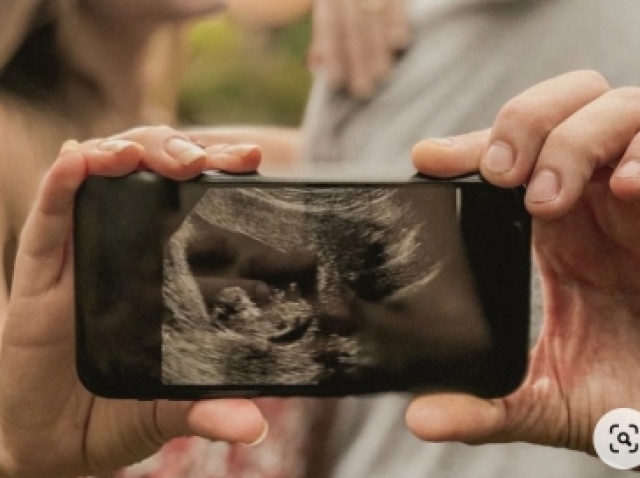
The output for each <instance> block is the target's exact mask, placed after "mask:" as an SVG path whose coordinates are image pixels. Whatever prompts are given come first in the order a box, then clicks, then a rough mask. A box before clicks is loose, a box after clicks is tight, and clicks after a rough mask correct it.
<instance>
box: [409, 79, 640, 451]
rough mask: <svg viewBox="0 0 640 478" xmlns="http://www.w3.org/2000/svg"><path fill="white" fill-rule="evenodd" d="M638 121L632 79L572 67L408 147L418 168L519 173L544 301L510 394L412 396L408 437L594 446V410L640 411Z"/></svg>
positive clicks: (495, 178) (516, 180)
mask: <svg viewBox="0 0 640 478" xmlns="http://www.w3.org/2000/svg"><path fill="white" fill-rule="evenodd" d="M639 130H640V89H639V88H619V89H611V88H610V87H609V85H608V84H607V82H606V81H605V80H604V79H603V78H602V77H601V76H600V75H598V74H597V73H594V72H588V71H582V72H574V73H569V74H566V75H563V76H561V77H558V78H555V79H552V80H549V81H546V82H544V83H540V84H538V85H536V86H534V87H533V88H531V89H529V90H528V91H525V92H524V93H522V94H521V95H519V96H518V97H516V98H514V99H513V100H511V101H510V102H508V103H507V104H506V105H505V106H504V107H503V109H502V110H501V111H500V113H499V114H498V116H497V119H496V121H495V124H494V125H493V127H492V129H491V130H487V131H482V132H476V133H472V134H469V135H465V136H459V137H454V138H450V139H446V140H426V141H423V142H421V143H420V144H418V145H417V146H416V147H415V149H414V152H413V159H414V163H415V165H416V167H417V168H418V169H419V170H420V171H422V172H424V173H426V174H432V175H441V176H452V175H457V174H461V173H465V172H469V171H474V170H480V171H481V173H482V174H483V176H484V177H485V178H486V179H487V180H488V181H490V182H492V183H494V184H496V185H499V186H504V187H512V186H516V185H520V184H526V185H527V192H526V199H525V200H526V206H527V208H528V209H529V211H530V212H531V214H532V215H533V218H534V224H533V232H534V235H533V240H534V248H535V253H536V258H537V261H538V266H539V268H540V271H541V274H542V281H543V293H544V294H543V295H544V313H545V317H544V325H543V329H542V333H541V337H540V340H539V342H538V343H537V345H536V347H535V348H534V349H533V351H532V352H531V357H530V364H529V371H528V375H527V377H526V380H525V382H524V383H523V384H522V386H521V387H520V388H519V389H518V390H517V391H516V392H514V393H513V394H512V395H509V396H507V397H505V398H502V399H496V400H482V399H479V398H475V397H471V396H466V395H432V396H423V397H420V398H418V399H416V400H415V401H414V402H413V404H412V405H411V407H410V408H409V410H408V412H407V423H408V425H409V427H410V428H411V430H412V431H413V432H414V433H415V434H416V435H417V436H419V437H421V438H423V439H425V440H430V441H449V440H459V441H464V442H469V443H485V442H511V441H528V442H533V443H541V444H545V445H552V446H560V447H568V448H572V449H576V450H583V451H587V452H589V453H593V452H594V449H593V443H592V434H593V430H594V427H595V424H596V422H597V421H598V420H599V419H600V417H601V416H602V415H603V414H605V413H606V412H608V411H609V410H611V409H613V408H618V407H628V408H635V409H640V375H639V374H638V363H640V135H639V134H638V131H639Z"/></svg>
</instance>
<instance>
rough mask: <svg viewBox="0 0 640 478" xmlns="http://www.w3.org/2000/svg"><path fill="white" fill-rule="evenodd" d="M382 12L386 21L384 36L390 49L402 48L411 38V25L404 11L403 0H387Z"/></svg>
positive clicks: (404, 2) (404, 4) (407, 44)
mask: <svg viewBox="0 0 640 478" xmlns="http://www.w3.org/2000/svg"><path fill="white" fill-rule="evenodd" d="M386 5H387V8H386V11H385V13H384V16H385V17H386V19H387V21H386V22H385V25H386V32H385V35H386V38H387V43H388V45H389V47H390V49H391V50H396V51H397V50H404V49H405V48H407V47H408V46H409V42H410V40H411V27H410V25H409V19H408V16H407V11H406V6H407V5H406V1H405V0H388V1H387V3H386Z"/></svg>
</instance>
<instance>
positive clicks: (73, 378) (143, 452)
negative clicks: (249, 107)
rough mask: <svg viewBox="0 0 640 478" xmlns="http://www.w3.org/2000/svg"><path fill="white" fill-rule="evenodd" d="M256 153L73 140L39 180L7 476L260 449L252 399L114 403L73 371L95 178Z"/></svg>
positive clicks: (163, 142) (174, 172)
mask: <svg viewBox="0 0 640 478" xmlns="http://www.w3.org/2000/svg"><path fill="white" fill-rule="evenodd" d="M259 161H260V150H259V149H258V148H257V147H255V146H252V145H204V146H202V147H201V146H198V145H196V144H195V143H193V142H191V141H190V140H189V137H188V136H186V135H184V134H182V133H179V132H177V131H175V130H172V129H171V128H168V127H156V128H138V129H134V130H131V131H129V132H127V133H124V134H121V135H118V136H115V137H112V138H107V139H105V140H91V141H87V142H85V143H82V144H78V143H76V142H68V143H66V144H65V146H64V147H63V149H62V151H61V153H60V155H59V157H58V158H57V160H56V161H55V163H54V164H53V166H52V168H51V169H50V171H49V172H48V174H47V176H46V177H45V179H44V181H43V182H42V185H41V188H40V190H39V193H38V196H37V199H36V202H35V204H34V205H33V208H32V210H31V212H30V214H29V217H28V219H27V222H26V224H25V226H24V229H23V232H22V235H21V238H20V243H19V247H18V252H17V257H16V264H15V273H14V280H13V287H12V291H11V296H10V299H9V305H8V312H7V321H6V326H5V330H4V335H3V342H2V359H1V362H0V427H1V432H2V449H1V450H0V470H1V471H4V472H5V473H6V474H8V475H9V476H20V477H43V476H56V477H58V476H60V477H63V476H76V475H80V474H96V473H101V472H105V471H108V470H113V469H116V468H118V467H121V466H123V465H127V464H130V463H133V462H137V461H139V460H141V459H142V458H144V457H146V456H148V455H150V454H152V453H154V452H155V451H156V450H157V449H158V448H159V447H160V446H161V445H162V444H163V443H164V442H166V441H167V440H169V439H171V438H173V437H176V436H180V435H199V436H202V437H206V438H209V439H212V440H227V441H232V442H242V443H252V442H254V441H256V440H258V439H259V438H260V437H261V435H263V434H264V432H265V431H266V423H265V421H264V418H263V417H262V415H261V413H260V411H259V410H258V409H257V408H256V406H255V405H254V404H253V403H252V402H251V401H249V400H241V399H237V400H236V399H225V400H206V401H198V402H175V401H168V400H157V401H136V400H107V399H103V398H99V397H96V396H93V395H91V394H90V393H89V392H87V391H86V390H85V389H84V388H83V386H82V385H81V384H80V382H79V381H78V377H77V374H76V369H75V350H74V349H75V347H74V343H75V342H74V300H73V252H72V247H73V245H72V243H71V239H72V235H71V229H72V214H73V204H74V197H75V193H76V191H77V190H78V188H79V187H80V185H81V183H82V181H83V180H84V179H85V178H86V177H87V176H88V175H103V176H120V175H125V174H127V173H130V172H133V171H135V170H137V169H143V168H144V169H150V170H153V171H155V172H157V173H159V174H162V175H165V176H168V177H170V178H173V179H176V180H184V179H188V178H191V177H194V176H196V175H197V174H199V173H200V172H202V171H203V170H205V169H212V168H218V169H226V170H231V171H236V172H238V171H251V170H255V169H256V167H257V166H258V163H259Z"/></svg>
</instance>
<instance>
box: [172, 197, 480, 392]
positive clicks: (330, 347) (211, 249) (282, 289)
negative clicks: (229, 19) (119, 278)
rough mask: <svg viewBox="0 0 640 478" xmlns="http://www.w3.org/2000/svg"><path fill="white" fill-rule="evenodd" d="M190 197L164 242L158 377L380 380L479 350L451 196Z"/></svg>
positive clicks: (475, 303)
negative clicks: (189, 203)
mask: <svg viewBox="0 0 640 478" xmlns="http://www.w3.org/2000/svg"><path fill="white" fill-rule="evenodd" d="M201 194H202V195H201V197H200V196H199V197H200V199H199V200H198V201H197V202H196V203H195V204H196V205H195V207H193V209H192V210H190V211H188V213H187V214H186V217H185V218H184V220H183V221H182V223H181V225H180V226H179V228H178V229H177V231H176V232H175V233H174V234H173V235H172V236H171V238H170V240H169V242H168V244H167V246H166V248H165V253H164V265H163V267H164V289H163V296H164V305H165V309H166V313H165V316H164V319H163V324H162V381H163V383H165V384H172V385H207V386H212V385H216V384H220V385H225V386H230V385H231V386H238V387H242V386H254V385H274V386H291V385H296V386H310V385H317V384H321V383H328V384H336V385H344V384H349V383H351V382H358V381H367V380H368V381H371V380H381V381H387V380H388V381H389V383H390V384H391V383H393V382H394V381H397V380H409V381H411V380H412V378H411V374H424V373H425V370H426V371H427V372H428V366H429V364H435V363H440V362H442V360H447V359H451V360H454V361H455V360H457V359H460V357H467V356H469V357H473V356H474V354H476V353H478V352H479V351H482V350H483V349H485V348H487V347H490V334H489V328H488V325H487V323H486V320H485V318H484V316H483V312H482V305H481V303H480V301H479V299H478V295H477V293H476V291H475V288H474V280H473V276H472V274H471V272H470V269H469V266H468V264H467V260H466V258H465V254H464V244H463V243H462V239H461V235H460V233H459V224H458V220H457V215H456V194H455V188H453V187H451V188H443V189H437V188H425V187H424V186H422V185H413V186H409V185H404V187H397V186H391V185H389V186H386V185H385V186H375V187H369V186H364V185H363V186H353V187H347V186H332V187H328V186H309V187H298V186H295V187H294V186H286V185H285V186H279V187H254V186H252V187H248V186H245V187H237V186H235V187H228V186H227V187H215V186H214V187H208V188H207V189H203V190H202V193H201ZM425 367H426V368H425ZM395 386H396V385H393V386H392V387H390V388H393V387H395Z"/></svg>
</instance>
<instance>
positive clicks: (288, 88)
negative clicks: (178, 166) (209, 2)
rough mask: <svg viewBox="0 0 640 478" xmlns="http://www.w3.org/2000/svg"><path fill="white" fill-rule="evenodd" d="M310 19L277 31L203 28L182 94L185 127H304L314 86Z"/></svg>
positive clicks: (193, 42) (218, 24) (221, 22)
mask: <svg viewBox="0 0 640 478" xmlns="http://www.w3.org/2000/svg"><path fill="white" fill-rule="evenodd" d="M309 32H310V26H309V19H308V18H307V19H305V20H304V21H301V22H297V23H295V24H293V25H290V26H287V27H284V28H279V29H275V30H269V31H264V30H252V29H248V28H243V27H241V26H239V25H237V24H236V23H234V22H233V21H231V20H229V19H228V18H226V17H224V16H223V17H221V18H216V19H212V20H208V21H206V22H202V23H199V24H198V25H196V26H195V27H194V28H193V31H192V33H191V37H190V47H191V49H190V54H191V57H190V61H189V64H188V69H187V74H186V78H185V81H184V82H183V88H182V91H181V94H180V103H179V104H180V109H179V114H180V120H181V122H182V123H183V124H279V125H290V126H295V125H298V124H299V122H300V119H301V117H302V113H303V109H304V105H305V102H306V98H307V94H308V91H309V86H310V81H311V79H310V75H309V72H308V71H307V68H306V66H305V57H306V52H307V48H308V43H309Z"/></svg>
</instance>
